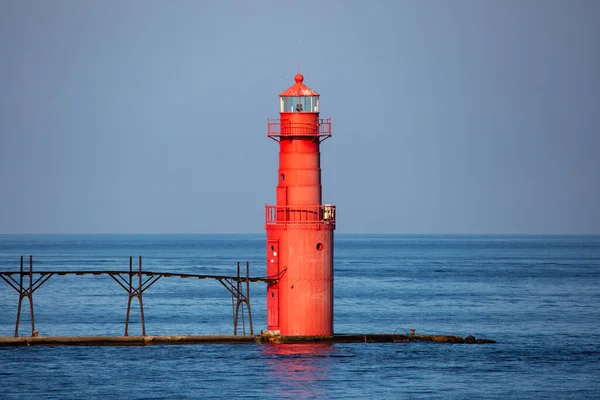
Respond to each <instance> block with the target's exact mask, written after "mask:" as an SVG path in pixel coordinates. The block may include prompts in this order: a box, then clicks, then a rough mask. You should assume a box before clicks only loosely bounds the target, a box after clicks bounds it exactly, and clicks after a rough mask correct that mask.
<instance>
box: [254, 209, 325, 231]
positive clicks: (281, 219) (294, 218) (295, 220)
mask: <svg viewBox="0 0 600 400" xmlns="http://www.w3.org/2000/svg"><path fill="white" fill-rule="evenodd" d="M265 211H266V217H265V223H266V224H267V225H274V224H326V225H332V226H334V227H335V206H334V205H329V204H325V205H318V206H269V205H267V206H266V209H265Z"/></svg>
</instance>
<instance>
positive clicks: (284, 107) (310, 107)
mask: <svg viewBox="0 0 600 400" xmlns="http://www.w3.org/2000/svg"><path fill="white" fill-rule="evenodd" d="M280 103H281V104H280V112H307V113H309V112H312V113H315V112H319V96H282V97H281V100H280Z"/></svg>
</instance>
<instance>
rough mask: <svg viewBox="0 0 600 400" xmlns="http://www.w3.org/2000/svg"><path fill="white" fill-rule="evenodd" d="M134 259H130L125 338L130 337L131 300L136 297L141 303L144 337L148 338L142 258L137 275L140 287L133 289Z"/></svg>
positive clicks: (140, 258)
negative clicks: (143, 298)
mask: <svg viewBox="0 0 600 400" xmlns="http://www.w3.org/2000/svg"><path fill="white" fill-rule="evenodd" d="M133 275H134V272H133V257H129V291H128V299H127V316H126V317H125V336H129V315H130V314H131V300H133V298H134V297H137V299H138V301H139V302H140V319H141V321H142V336H146V320H145V319H144V303H143V300H142V293H143V290H142V284H143V283H142V256H139V259H138V272H137V274H135V275H137V276H138V279H139V283H138V287H137V288H134V287H133Z"/></svg>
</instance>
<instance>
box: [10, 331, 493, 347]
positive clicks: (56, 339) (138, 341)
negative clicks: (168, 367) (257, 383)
mask: <svg viewBox="0 0 600 400" xmlns="http://www.w3.org/2000/svg"><path fill="white" fill-rule="evenodd" d="M408 342H433V343H457V344H490V343H496V342H495V341H494V340H490V339H478V338H475V337H473V336H467V337H466V338H462V337H460V336H451V335H419V334H414V335H413V334H406V335H404V334H402V335H399V334H359V333H352V334H338V335H333V336H274V335H256V336H250V335H245V336H243V335H185V336H38V337H33V336H19V337H12V336H8V337H6V336H5V337H0V347H17V346H150V345H166V344H168V345H183V344H187V345H190V344H302V343H408Z"/></svg>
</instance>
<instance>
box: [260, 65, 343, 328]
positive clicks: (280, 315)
mask: <svg viewBox="0 0 600 400" xmlns="http://www.w3.org/2000/svg"><path fill="white" fill-rule="evenodd" d="M295 80H296V83H295V84H294V85H292V86H291V87H290V88H289V89H287V90H286V91H285V92H283V93H281V94H280V95H279V97H280V101H279V111H280V118H279V119H269V120H268V136H269V137H270V138H271V139H274V140H275V141H277V142H279V171H278V172H279V173H278V183H277V204H276V205H274V206H269V205H267V208H266V221H265V227H266V230H267V275H268V276H278V277H279V280H278V281H277V282H275V283H271V284H268V285H267V326H268V329H269V330H271V331H279V332H280V334H281V335H283V336H330V335H333V231H334V229H335V206H332V205H328V204H325V205H323V204H322V196H321V153H320V144H321V142H322V141H323V140H325V139H327V138H328V137H330V136H331V119H330V118H328V119H319V111H320V110H319V107H320V104H319V94H318V93H317V92H315V91H314V90H312V89H310V88H308V87H307V86H306V85H304V84H303V83H302V82H303V80H304V77H303V76H302V75H301V74H297V75H296V77H295Z"/></svg>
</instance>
